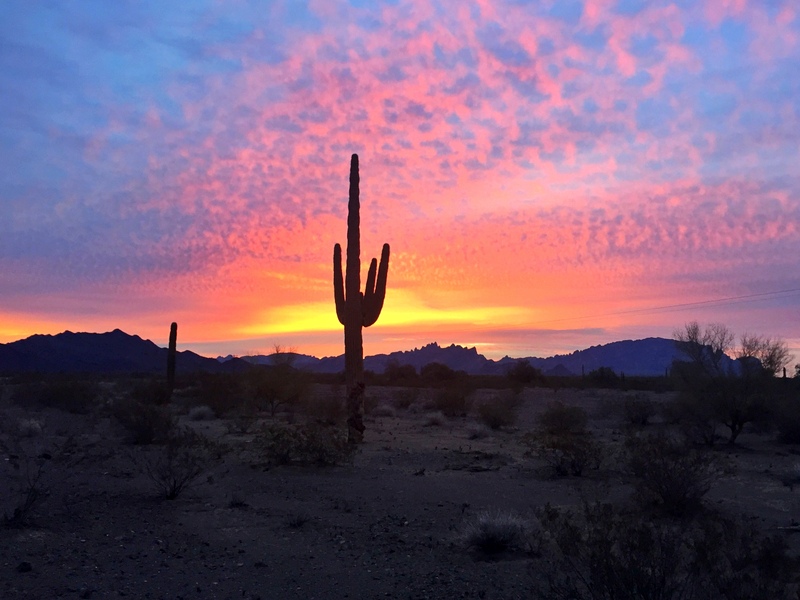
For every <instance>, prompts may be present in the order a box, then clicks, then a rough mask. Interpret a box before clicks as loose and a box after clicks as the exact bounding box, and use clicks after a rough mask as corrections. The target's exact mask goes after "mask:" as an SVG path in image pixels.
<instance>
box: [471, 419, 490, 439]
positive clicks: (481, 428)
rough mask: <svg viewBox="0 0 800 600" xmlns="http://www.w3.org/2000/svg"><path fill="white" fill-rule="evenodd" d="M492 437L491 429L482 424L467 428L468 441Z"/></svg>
mask: <svg viewBox="0 0 800 600" xmlns="http://www.w3.org/2000/svg"><path fill="white" fill-rule="evenodd" d="M489 435H491V431H490V429H489V428H488V427H487V426H486V425H482V424H481V423H472V424H471V425H468V426H467V439H470V440H482V439H484V438H487V437H489Z"/></svg>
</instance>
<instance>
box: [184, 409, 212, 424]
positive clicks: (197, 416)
mask: <svg viewBox="0 0 800 600" xmlns="http://www.w3.org/2000/svg"><path fill="white" fill-rule="evenodd" d="M188 417H189V420H190V421H213V420H214V419H216V418H217V416H216V415H215V414H214V411H213V410H211V407H210V406H194V407H192V408H191V409H190V410H189V414H188Z"/></svg>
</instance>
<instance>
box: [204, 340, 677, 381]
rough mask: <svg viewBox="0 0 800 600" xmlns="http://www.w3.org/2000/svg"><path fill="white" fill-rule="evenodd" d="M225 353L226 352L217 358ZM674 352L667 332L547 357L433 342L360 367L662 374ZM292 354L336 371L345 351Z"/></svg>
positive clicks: (315, 368) (265, 360)
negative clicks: (494, 355)
mask: <svg viewBox="0 0 800 600" xmlns="http://www.w3.org/2000/svg"><path fill="white" fill-rule="evenodd" d="M228 358H230V357H226V358H220V359H219V360H222V361H224V360H227V359H228ZM678 358H680V354H679V353H678V350H677V348H676V346H675V342H674V341H673V340H669V339H665V338H646V339H643V340H624V341H620V342H612V343H610V344H604V345H601V346H592V347H591V348H587V349H585V350H577V351H575V352H573V353H572V354H563V355H556V356H551V357H549V358H538V357H527V358H511V357H508V356H507V357H504V358H502V359H500V360H492V359H489V358H486V357H485V356H483V355H482V354H479V353H478V351H477V350H476V349H475V348H464V347H463V346H456V345H450V346H446V347H442V346H439V345H438V344H437V343H436V342H433V343H431V344H428V345H426V346H423V347H422V348H415V349H414V350H405V351H399V352H392V353H391V354H377V355H374V356H367V357H366V358H365V359H364V368H365V369H368V370H370V371H374V372H375V373H382V372H383V371H384V369H385V368H386V365H388V364H389V363H397V364H400V365H411V366H413V367H414V368H415V369H416V370H417V372H419V371H420V369H422V367H424V366H425V365H427V364H429V363H432V362H437V363H441V364H443V365H447V366H448V367H450V368H451V369H454V370H457V371H465V372H467V373H469V374H470V375H505V374H506V373H507V372H508V370H509V369H511V368H512V367H513V366H514V365H515V364H517V363H518V362H520V361H522V360H527V361H528V362H529V363H530V364H531V365H533V366H534V367H536V368H537V369H541V370H542V372H543V373H544V374H545V375H561V376H565V375H580V374H581V372H582V371H585V372H586V373H589V372H590V371H593V370H595V369H599V368H600V367H608V368H610V369H613V370H614V371H615V372H616V373H618V374H619V373H625V374H626V375H644V376H656V375H663V374H664V373H665V371H666V370H667V368H668V367H669V366H670V365H671V364H672V362H673V361H674V360H675V359H678ZM242 359H243V360H246V361H248V362H252V363H255V364H271V362H272V357H270V356H264V355H258V356H244V357H242ZM292 359H293V361H294V362H293V364H294V365H295V366H296V367H297V368H300V369H306V370H308V371H311V372H315V373H338V372H339V371H342V370H343V369H344V355H342V356H335V357H326V358H321V359H320V358H315V357H313V356H308V355H305V354H293V355H292Z"/></svg>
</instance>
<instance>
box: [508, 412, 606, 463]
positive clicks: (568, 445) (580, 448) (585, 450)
mask: <svg viewBox="0 0 800 600" xmlns="http://www.w3.org/2000/svg"><path fill="white" fill-rule="evenodd" d="M587 423H588V416H587V414H586V411H585V410H583V409H582V408H579V407H575V406H566V405H564V404H562V403H561V402H554V403H552V404H550V406H548V407H547V408H546V409H545V411H544V412H543V413H542V414H541V415H539V418H538V420H537V429H536V431H534V432H532V433H529V434H527V435H525V436H524V437H523V443H524V444H526V445H527V446H528V448H529V451H530V452H531V453H532V454H533V455H534V456H538V457H539V458H543V459H544V460H545V461H546V462H547V464H548V465H549V466H550V467H551V468H552V469H553V472H554V474H555V475H556V476H565V475H574V476H580V475H582V474H583V472H584V471H585V470H586V469H587V468H595V469H596V468H598V467H599V466H600V461H601V459H602V447H601V446H600V445H599V444H597V443H596V442H595V441H594V439H593V437H592V434H591V433H590V432H589V430H588V429H587V428H586V425H587Z"/></svg>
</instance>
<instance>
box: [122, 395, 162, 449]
mask: <svg viewBox="0 0 800 600" xmlns="http://www.w3.org/2000/svg"><path fill="white" fill-rule="evenodd" d="M111 410H112V414H113V415H114V417H115V418H116V419H117V421H119V423H120V424H121V425H122V426H123V427H124V428H125V430H126V431H127V433H128V435H129V437H130V441H131V443H133V444H136V445H137V446H140V445H146V444H152V443H154V442H157V441H163V440H166V439H167V437H168V436H169V434H170V432H171V431H172V430H173V428H174V427H175V420H174V419H173V417H172V414H171V413H170V412H169V408H168V407H166V406H160V405H156V404H153V403H149V402H143V401H140V400H134V399H132V398H119V399H117V400H116V401H115V402H114V404H113V405H112V407H111Z"/></svg>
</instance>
